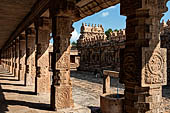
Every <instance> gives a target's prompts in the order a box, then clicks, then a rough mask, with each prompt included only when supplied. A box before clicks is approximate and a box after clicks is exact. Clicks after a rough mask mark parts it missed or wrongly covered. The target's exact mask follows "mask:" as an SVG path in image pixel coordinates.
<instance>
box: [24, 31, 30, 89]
mask: <svg viewBox="0 0 170 113" xmlns="http://www.w3.org/2000/svg"><path fill="white" fill-rule="evenodd" d="M28 34H29V30H27V31H25V66H24V69H25V70H24V71H25V72H24V85H25V86H27V75H28V73H29V65H28V55H29V50H28V49H29V48H28Z"/></svg>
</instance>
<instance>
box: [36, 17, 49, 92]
mask: <svg viewBox="0 0 170 113" xmlns="http://www.w3.org/2000/svg"><path fill="white" fill-rule="evenodd" d="M35 25H36V41H35V44H36V49H35V50H36V54H35V59H36V61H35V66H36V85H37V87H36V92H37V93H38V94H42V93H50V78H51V76H50V72H49V65H50V64H49V51H48V49H49V40H50V21H49V18H47V17H40V18H39V19H37V21H36V22H35Z"/></svg>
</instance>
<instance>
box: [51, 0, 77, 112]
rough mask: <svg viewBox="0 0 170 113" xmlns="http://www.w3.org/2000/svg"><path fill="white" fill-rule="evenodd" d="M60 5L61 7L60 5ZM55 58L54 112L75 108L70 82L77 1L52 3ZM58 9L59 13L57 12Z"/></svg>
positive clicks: (53, 59)
mask: <svg viewBox="0 0 170 113" xmlns="http://www.w3.org/2000/svg"><path fill="white" fill-rule="evenodd" d="M58 4H60V5H58ZM50 7H51V8H50V16H51V17H52V36H53V40H54V43H53V56H52V63H53V64H52V71H53V77H52V79H53V81H52V85H51V108H52V109H53V110H54V109H55V108H56V109H62V108H68V107H72V106H73V99H72V85H71V80H70V37H71V32H72V31H73V28H72V24H73V22H72V16H73V14H74V11H73V10H74V8H75V1H74V0H72V1H69V0H62V2H61V1H56V0H52V1H51V6H50ZM56 9H57V11H56Z"/></svg>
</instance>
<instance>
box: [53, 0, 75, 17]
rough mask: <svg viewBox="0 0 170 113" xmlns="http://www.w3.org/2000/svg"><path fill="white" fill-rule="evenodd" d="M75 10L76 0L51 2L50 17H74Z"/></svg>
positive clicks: (54, 0)
mask: <svg viewBox="0 0 170 113" xmlns="http://www.w3.org/2000/svg"><path fill="white" fill-rule="evenodd" d="M75 9H76V0H62V1H58V0H51V2H50V17H54V16H62V17H63V16H64V17H74V15H75Z"/></svg>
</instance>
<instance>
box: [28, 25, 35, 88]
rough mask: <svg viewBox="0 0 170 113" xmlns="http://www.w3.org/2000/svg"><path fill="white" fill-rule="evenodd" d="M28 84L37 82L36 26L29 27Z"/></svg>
mask: <svg viewBox="0 0 170 113" xmlns="http://www.w3.org/2000/svg"><path fill="white" fill-rule="evenodd" d="M26 32H27V34H28V35H27V36H28V38H27V85H34V84H35V75H36V72H35V70H36V69H35V27H34V25H31V26H30V27H29V28H28V29H27V31H26Z"/></svg>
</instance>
